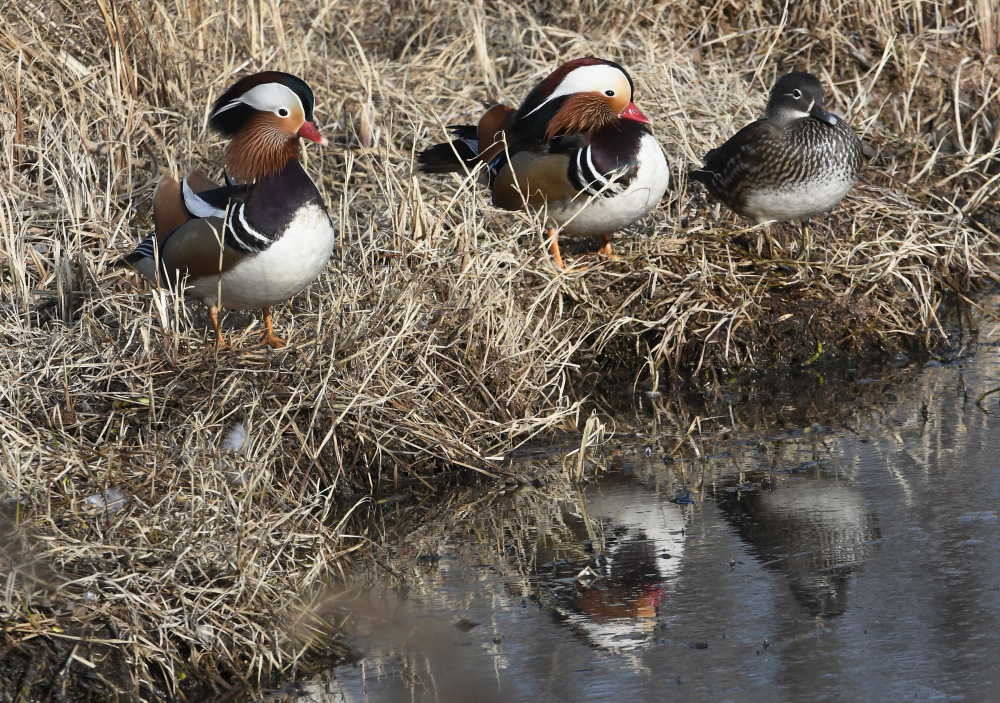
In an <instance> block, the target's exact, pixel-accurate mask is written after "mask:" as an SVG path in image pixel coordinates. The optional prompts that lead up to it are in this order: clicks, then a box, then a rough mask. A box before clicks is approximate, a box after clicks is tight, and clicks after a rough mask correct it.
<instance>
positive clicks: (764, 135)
mask: <svg viewBox="0 0 1000 703" xmlns="http://www.w3.org/2000/svg"><path fill="white" fill-rule="evenodd" d="M823 106H824V95H823V85H822V84H821V83H820V82H819V79H817V78H816V77H815V76H814V75H812V74H811V73H804V72H801V71H796V72H793V73H789V74H787V75H785V76H782V77H781V78H780V79H779V80H778V82H777V83H775V84H774V88H772V89H771V94H770V97H769V98H768V102H767V112H766V113H765V114H764V117H762V118H761V119H759V120H756V121H755V122H751V123H750V124H748V125H747V126H746V127H744V128H743V129H741V130H740V131H739V132H737V133H736V134H735V135H733V136H732V137H731V138H730V139H729V140H728V141H727V142H726V143H725V144H723V145H722V146H720V147H718V148H716V149H712V150H711V151H709V152H708V153H707V154H706V155H705V159H704V166H703V167H702V168H700V169H697V170H694V171H691V172H689V173H688V177H689V178H691V179H692V180H695V181H699V182H700V183H702V184H704V185H705V187H706V188H707V189H708V192H709V194H711V196H712V197H713V198H714V199H715V200H718V201H719V202H722V203H723V204H725V205H726V206H727V207H728V208H729V209H730V210H732V211H733V212H736V213H738V214H740V215H743V216H744V217H749V218H750V219H752V220H755V221H756V222H757V223H758V224H765V223H772V222H789V221H791V220H805V219H806V218H808V217H811V216H812V215H817V214H819V213H821V212H826V211H827V210H830V209H832V208H833V207H834V206H835V205H836V204H837V203H839V202H840V201H841V200H843V199H844V196H845V195H847V193H848V191H850V190H851V188H853V187H854V183H855V181H857V180H858V175H859V174H860V172H861V160H862V159H861V155H862V147H861V140H860V139H858V136H857V135H856V134H855V133H854V130H853V129H851V127H850V125H848V124H847V123H846V122H845V121H844V120H842V119H840V118H839V117H837V116H836V115H832V114H830V113H829V112H827V111H826V110H824V109H823ZM802 249H803V251H805V250H806V236H805V227H804V226H803V241H802Z"/></svg>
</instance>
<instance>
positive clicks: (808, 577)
mask: <svg viewBox="0 0 1000 703" xmlns="http://www.w3.org/2000/svg"><path fill="white" fill-rule="evenodd" d="M807 471H808V472H809V473H808V474H805V473H803V474H796V475H794V476H792V477H790V478H787V479H782V480H781V481H780V482H777V483H776V482H775V480H774V479H773V478H771V477H763V476H761V475H757V476H749V477H748V479H749V480H748V482H749V483H752V484H754V488H753V489H752V490H743V487H742V486H740V487H738V486H735V485H731V486H728V487H727V488H725V489H724V490H723V491H722V492H721V493H720V494H719V495H718V496H717V497H716V501H717V503H718V505H719V508H720V509H721V511H722V514H723V515H724V516H725V518H726V520H727V521H728V522H729V523H730V524H732V525H733V526H734V527H736V529H737V530H738V532H739V535H740V538H741V539H742V540H743V541H745V542H746V543H747V544H749V545H750V546H751V548H752V550H753V551H754V552H755V553H756V556H757V558H758V559H759V560H760V561H761V562H762V563H763V564H764V566H766V567H768V568H770V569H774V570H777V571H781V572H783V573H784V574H785V576H786V578H787V579H788V585H789V587H790V588H791V591H792V594H793V595H794V596H795V598H796V600H797V601H798V602H799V603H801V605H802V607H803V608H804V609H805V610H806V611H807V612H808V613H809V614H810V615H812V616H813V617H833V616H838V615H842V614H843V613H844V612H845V611H846V610H847V605H848V603H847V601H848V589H849V587H850V582H851V576H852V574H853V573H854V572H855V571H856V570H857V569H858V568H859V567H861V566H862V565H863V564H864V562H865V561H866V560H867V559H868V557H869V556H870V555H871V553H872V551H873V550H874V547H875V544H874V542H875V541H876V540H878V539H880V538H881V530H880V529H879V525H878V520H877V518H876V516H875V513H874V512H873V511H872V510H871V508H870V507H869V506H868V504H867V503H866V501H865V498H864V496H863V495H862V494H861V493H860V492H859V491H858V490H857V489H855V488H854V487H852V486H850V485H848V484H846V483H844V481H843V479H842V478H839V477H837V476H836V475H832V474H831V473H829V472H826V471H824V470H822V469H820V468H819V467H818V466H817V467H816V468H814V469H808V470H807ZM746 485H747V484H746V483H744V484H743V486H746Z"/></svg>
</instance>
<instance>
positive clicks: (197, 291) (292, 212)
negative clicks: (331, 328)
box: [124, 71, 334, 348]
mask: <svg viewBox="0 0 1000 703" xmlns="http://www.w3.org/2000/svg"><path fill="white" fill-rule="evenodd" d="M314 104H315V103H314V98H313V93H312V90H311V89H310V88H309V86H308V85H306V83H305V82H304V81H302V80H301V79H299V78H297V77H295V76H293V75H290V74H288V73H280V72H277V71H266V72H263V73H257V74H254V75H252V76H247V77H246V78H243V79H242V80H240V81H238V82H237V83H236V84H235V85H233V86H232V87H231V88H230V89H229V90H227V91H226V92H225V93H223V94H222V96H221V97H220V98H219V99H218V100H216V102H215V104H214V105H213V106H212V113H211V115H210V116H209V125H210V126H211V127H212V128H213V129H214V130H215V131H217V132H219V133H220V134H222V135H223V136H226V137H232V142H230V144H229V146H228V148H227V150H226V156H225V173H226V181H227V185H226V186H223V187H219V186H218V185H216V184H214V183H212V182H211V181H209V180H208V179H207V178H205V177H204V176H202V175H201V174H200V173H199V172H198V171H192V172H190V173H188V175H187V176H185V177H184V180H183V181H182V182H181V183H178V182H177V181H176V180H174V178H172V177H171V176H169V175H164V176H163V177H162V178H161V179H160V182H159V184H158V185H157V187H156V192H155V193H154V194H153V220H154V225H155V231H154V233H153V234H150V235H149V236H148V237H146V239H145V240H144V241H143V242H142V244H140V245H139V246H138V248H136V250H135V251H133V252H132V253H131V254H129V255H128V256H126V257H125V258H124V261H125V262H126V263H128V264H130V265H131V266H132V267H133V268H135V269H136V270H137V271H138V272H139V273H140V274H142V275H143V276H144V277H145V278H146V279H148V280H149V281H152V282H153V283H157V284H160V283H166V284H168V285H173V284H174V283H176V282H177V281H178V280H181V279H183V280H184V283H183V285H184V286H185V289H186V291H187V292H188V294H189V295H191V296H193V297H194V298H196V299H197V300H200V301H201V302H202V303H204V304H205V305H207V306H208V311H209V315H210V317H211V318H212V326H213V327H214V328H215V338H216V342H217V344H218V345H219V346H220V347H221V346H223V342H222V333H221V332H220V331H219V308H220V307H228V308H236V309H240V310H246V309H253V308H260V309H261V310H262V311H263V314H264V327H265V333H264V337H263V339H262V341H263V342H266V343H267V344H270V345H271V346H272V347H274V348H279V347H282V346H284V343H285V342H284V340H282V339H280V338H279V337H277V336H275V334H274V331H273V330H272V329H271V315H270V307H271V306H272V305H275V304H277V303H280V302H283V301H285V300H288V299H289V298H291V297H292V296H294V295H295V294H297V293H299V292H300V291H302V290H303V289H304V288H305V287H306V286H308V285H309V284H310V283H311V282H312V281H313V280H314V279H315V278H316V277H317V276H318V275H319V273H320V271H322V270H323V267H324V266H325V265H326V262H327V260H328V259H329V258H330V253H331V252H332V251H333V242H334V229H333V224H332V223H331V222H330V217H329V215H327V212H326V207H325V205H324V203H323V199H322V197H321V196H320V193H319V191H318V190H317V189H316V186H315V184H314V183H313V182H312V180H310V178H309V176H308V175H306V172H305V171H304V170H303V169H302V165H301V164H300V163H299V153H300V145H299V137H302V138H304V139H308V140H309V141H312V142H317V143H319V144H323V145H325V144H327V140H326V138H325V137H324V136H323V135H322V134H320V132H319V130H318V129H316V125H315V124H313V107H314ZM157 261H159V267H157Z"/></svg>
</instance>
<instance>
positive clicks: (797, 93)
mask: <svg viewBox="0 0 1000 703" xmlns="http://www.w3.org/2000/svg"><path fill="white" fill-rule="evenodd" d="M792 97H793V98H795V99H796V100H798V99H799V98H801V97H802V91H801V90H799V89H798V88H796V89H795V90H793V91H792Z"/></svg>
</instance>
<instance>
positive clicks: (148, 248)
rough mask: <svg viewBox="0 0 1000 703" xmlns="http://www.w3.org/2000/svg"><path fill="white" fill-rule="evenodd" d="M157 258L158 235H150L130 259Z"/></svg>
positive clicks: (132, 253) (131, 254) (130, 255)
mask: <svg viewBox="0 0 1000 703" xmlns="http://www.w3.org/2000/svg"><path fill="white" fill-rule="evenodd" d="M154 256H156V234H155V233H153V234H149V235H147V236H146V238H145V239H143V240H142V242H141V243H140V244H139V246H137V247H136V248H135V249H134V250H133V251H132V252H131V253H130V254H129V258H130V259H134V260H138V259H144V258H146V257H149V258H150V259H152V258H153V257H154Z"/></svg>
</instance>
